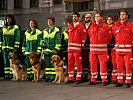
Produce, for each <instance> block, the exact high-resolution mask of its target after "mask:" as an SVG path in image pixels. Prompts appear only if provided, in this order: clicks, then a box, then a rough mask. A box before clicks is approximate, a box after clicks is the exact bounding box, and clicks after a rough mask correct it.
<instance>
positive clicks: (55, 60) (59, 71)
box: [51, 55, 68, 83]
mask: <svg viewBox="0 0 133 100" xmlns="http://www.w3.org/2000/svg"><path fill="white" fill-rule="evenodd" d="M51 63H52V64H53V65H54V69H55V72H56V77H55V80H54V81H52V82H53V83H62V82H65V83H66V82H67V81H68V70H67V69H66V70H65V71H64V69H63V65H64V61H63V60H61V58H60V57H59V56H58V55H53V56H52V58H51Z"/></svg>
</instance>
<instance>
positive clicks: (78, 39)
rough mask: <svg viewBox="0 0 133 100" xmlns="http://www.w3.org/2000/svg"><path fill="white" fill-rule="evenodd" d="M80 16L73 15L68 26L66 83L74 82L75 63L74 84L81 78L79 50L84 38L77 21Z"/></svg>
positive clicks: (79, 81) (77, 14)
mask: <svg viewBox="0 0 133 100" xmlns="http://www.w3.org/2000/svg"><path fill="white" fill-rule="evenodd" d="M79 17H80V14H79V13H78V12H74V13H73V22H72V23H71V24H70V25H69V26H68V29H67V32H68V73H69V77H68V80H69V81H68V82H67V83H73V82H74V63H75V62H76V66H77V73H76V83H75V84H80V83H81V76H82V57H81V49H82V47H83V45H84V43H85V38H84V36H85V35H84V26H83V24H82V23H81V22H80V21H79Z"/></svg>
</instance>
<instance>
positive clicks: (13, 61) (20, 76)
mask: <svg viewBox="0 0 133 100" xmlns="http://www.w3.org/2000/svg"><path fill="white" fill-rule="evenodd" d="M8 58H9V61H10V67H11V69H12V73H13V79H12V80H14V81H18V80H27V70H26V67H25V65H24V64H22V62H21V61H20V59H18V58H17V54H16V53H14V52H10V53H9V56H8Z"/></svg>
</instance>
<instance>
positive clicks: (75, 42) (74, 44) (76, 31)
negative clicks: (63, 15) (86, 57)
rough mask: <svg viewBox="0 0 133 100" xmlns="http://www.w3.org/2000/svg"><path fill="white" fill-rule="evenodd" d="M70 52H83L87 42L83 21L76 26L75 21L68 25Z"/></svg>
mask: <svg viewBox="0 0 133 100" xmlns="http://www.w3.org/2000/svg"><path fill="white" fill-rule="evenodd" d="M67 31H68V52H81V49H82V47H83V46H84V43H85V39H86V36H85V30H84V26H83V24H82V23H81V22H79V24H78V25H76V26H75V27H74V25H73V23H71V24H70V25H69V26H68V29H67Z"/></svg>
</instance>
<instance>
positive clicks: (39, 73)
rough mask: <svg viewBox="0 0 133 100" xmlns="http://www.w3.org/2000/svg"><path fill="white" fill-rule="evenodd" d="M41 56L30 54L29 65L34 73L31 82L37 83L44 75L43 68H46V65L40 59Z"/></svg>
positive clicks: (34, 53) (35, 53)
mask: <svg viewBox="0 0 133 100" xmlns="http://www.w3.org/2000/svg"><path fill="white" fill-rule="evenodd" d="M40 57H41V54H39V53H37V52H31V53H30V56H29V59H30V64H31V65H32V69H33V71H34V80H32V81H33V82H37V81H39V79H41V78H42V77H43V76H44V74H45V68H46V63H45V61H44V60H43V59H40Z"/></svg>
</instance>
